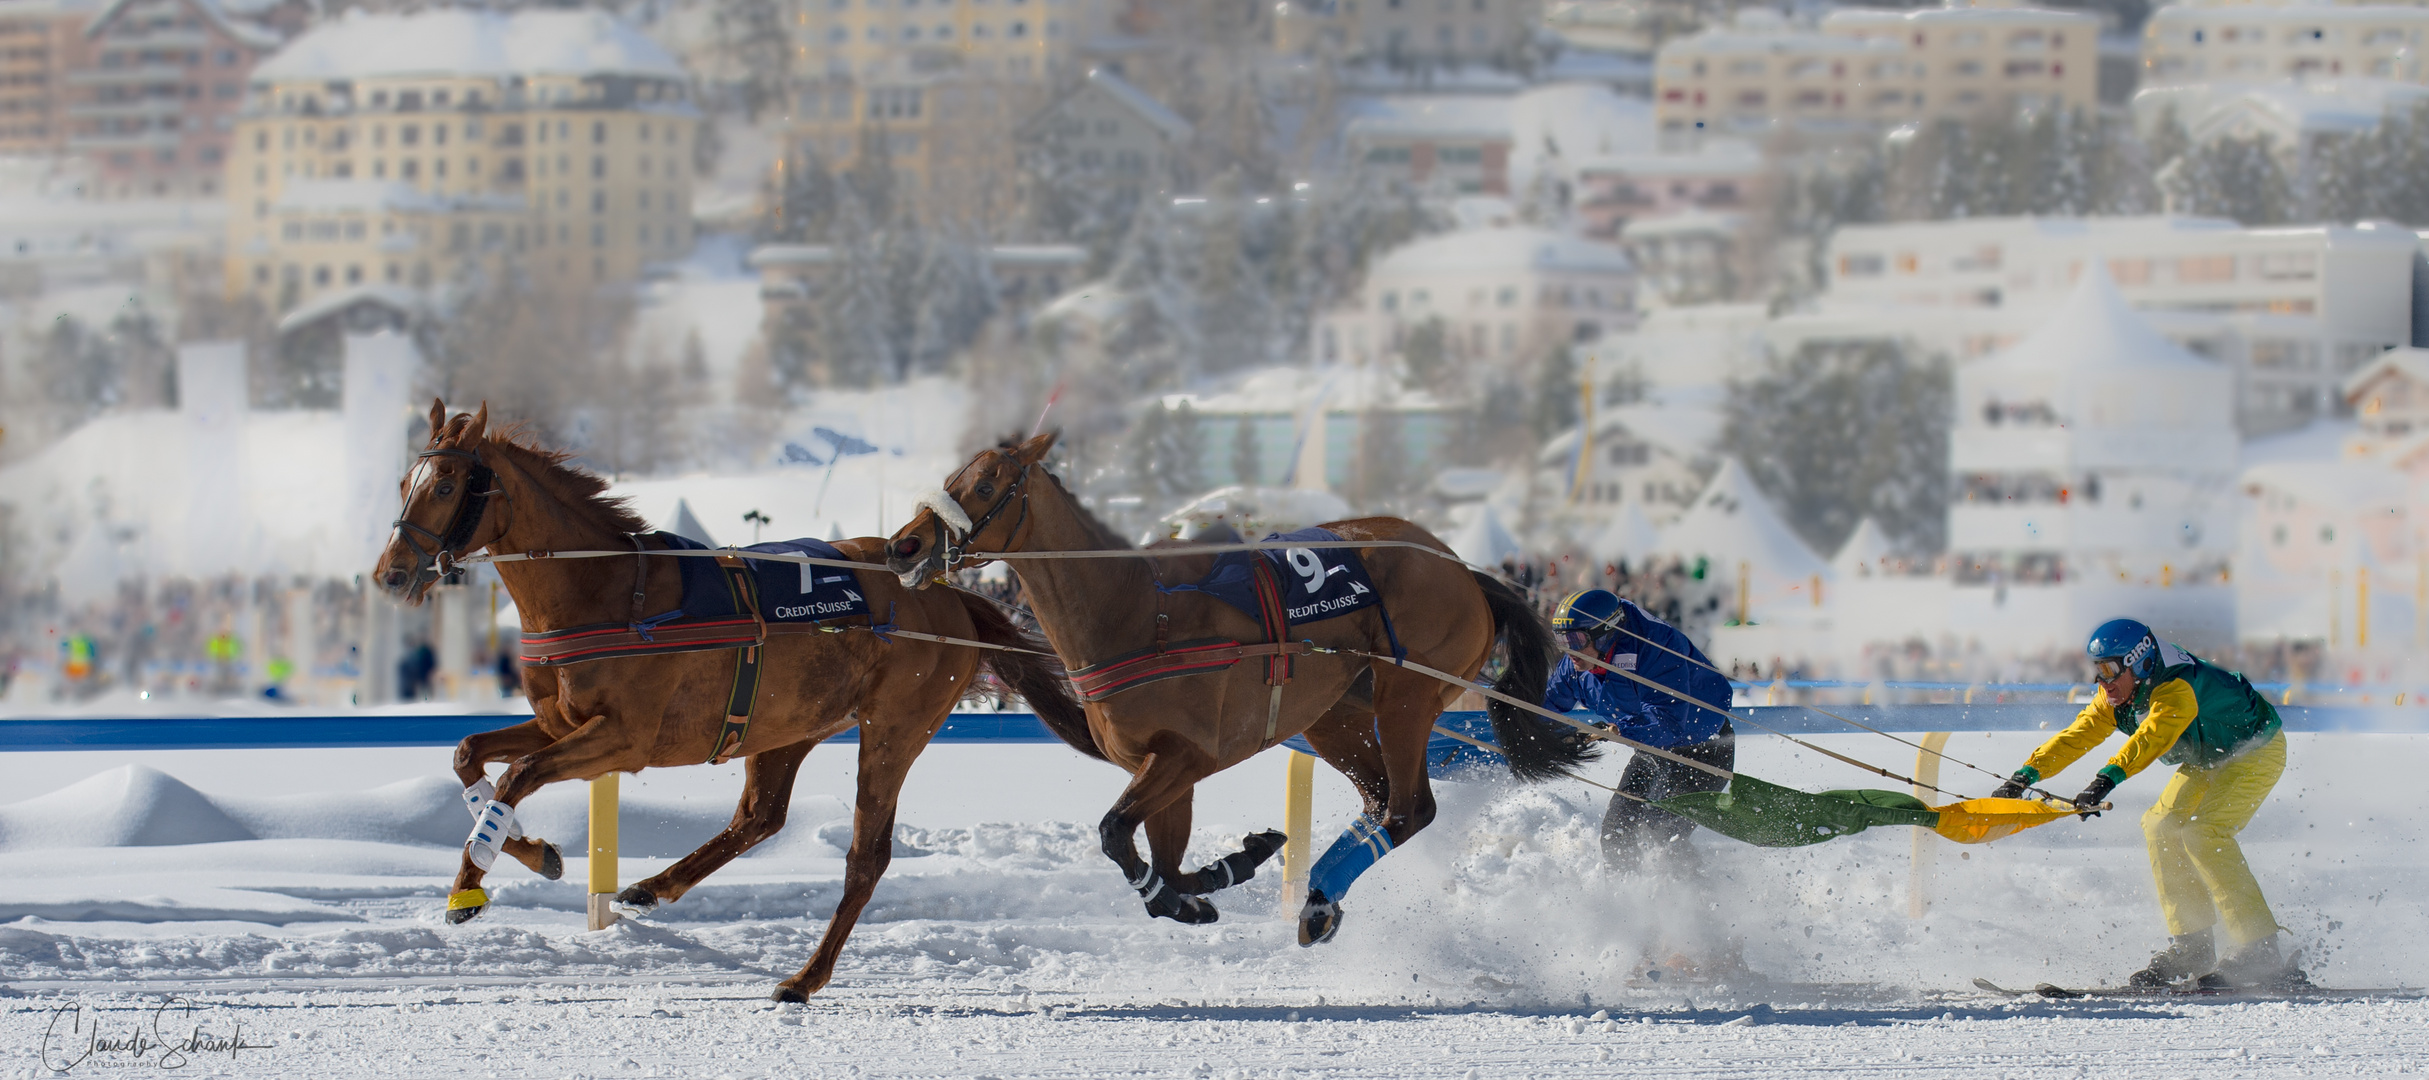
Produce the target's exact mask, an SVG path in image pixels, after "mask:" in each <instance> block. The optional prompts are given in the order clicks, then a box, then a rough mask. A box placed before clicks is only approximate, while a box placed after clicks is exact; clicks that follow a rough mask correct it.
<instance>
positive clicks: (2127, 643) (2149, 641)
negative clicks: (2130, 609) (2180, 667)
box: [2083, 619, 2159, 679]
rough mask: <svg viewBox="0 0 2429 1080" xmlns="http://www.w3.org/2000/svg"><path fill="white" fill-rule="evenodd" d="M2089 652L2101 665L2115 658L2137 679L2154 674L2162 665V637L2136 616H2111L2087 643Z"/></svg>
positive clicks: (2094, 661)
mask: <svg viewBox="0 0 2429 1080" xmlns="http://www.w3.org/2000/svg"><path fill="white" fill-rule="evenodd" d="M2083 651H2084V653H2085V655H2087V656H2090V657H2091V659H2092V663H2093V664H2094V665H2095V666H2097V665H2098V664H2099V663H2100V662H2101V661H2103V660H2114V661H2117V662H2118V664H2119V665H2120V666H2121V667H2122V668H2123V669H2124V670H2126V671H2131V672H2133V673H2134V677H2135V678H2137V679H2147V678H2150V677H2151V672H2152V670H2153V669H2155V668H2157V667H2158V666H2159V639H2158V637H2156V636H2154V635H2153V634H2152V633H2151V628H2150V627H2148V626H2144V625H2142V624H2141V623H2138V622H2135V621H2134V620H2132V619H2110V620H2109V621H2107V622H2104V623H2101V624H2100V628H2099V629H2097V630H2094V631H2092V639H2091V640H2090V641H2087V642H2085V643H2084V645H2083Z"/></svg>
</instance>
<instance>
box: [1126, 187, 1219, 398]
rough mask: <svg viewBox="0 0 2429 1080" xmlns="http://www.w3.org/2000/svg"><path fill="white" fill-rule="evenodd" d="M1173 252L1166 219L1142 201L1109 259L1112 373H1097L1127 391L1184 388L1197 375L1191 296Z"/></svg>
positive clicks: (1153, 202) (1156, 203)
mask: <svg viewBox="0 0 2429 1080" xmlns="http://www.w3.org/2000/svg"><path fill="white" fill-rule="evenodd" d="M1182 260H1183V256H1182V255H1181V254H1180V253H1179V252H1176V251H1174V250H1173V235H1172V223H1171V217H1170V215H1169V214H1167V213H1166V212H1165V208H1164V207H1163V205H1162V203H1161V200H1157V199H1143V200H1140V202H1139V207H1138V213H1137V214H1136V215H1134V216H1133V217H1132V218H1131V221H1130V232H1129V234H1128V235H1127V236H1125V237H1123V239H1122V247H1121V250H1120V252H1119V253H1117V254H1116V255H1115V257H1114V263H1113V272H1112V285H1113V288H1114V290H1115V291H1116V292H1117V293H1118V295H1119V301H1118V308H1117V310H1116V311H1115V313H1114V315H1113V317H1112V319H1111V320H1109V322H1110V325H1109V326H1107V327H1106V334H1105V336H1106V351H1107V353H1108V354H1109V355H1110V357H1111V358H1112V359H1113V360H1115V361H1116V366H1117V370H1115V371H1109V372H1104V373H1102V374H1103V375H1105V376H1107V377H1110V378H1111V379H1112V380H1113V381H1114V382H1116V383H1118V384H1119V385H1123V386H1127V387H1129V388H1131V389H1133V390H1143V389H1148V388H1155V387H1180V386H1186V385H1188V384H1189V383H1190V382H1191V381H1192V380H1194V379H1195V378H1196V377H1197V375H1198V374H1199V372H1198V369H1197V362H1198V358H1199V356H1200V355H1201V353H1200V342H1199V340H1198V327H1199V326H1200V325H1201V324H1200V323H1199V321H1198V315H1197V300H1196V292H1195V290H1194V289H1193V288H1192V286H1191V284H1190V281H1189V279H1188V276H1187V273H1186V270H1185V268H1184V266H1183V261H1182Z"/></svg>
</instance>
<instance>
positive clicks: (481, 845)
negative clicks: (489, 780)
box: [464, 799, 514, 870]
mask: <svg viewBox="0 0 2429 1080" xmlns="http://www.w3.org/2000/svg"><path fill="white" fill-rule="evenodd" d="M510 834H514V807H511V806H508V805H506V804H505V803H502V802H499V801H497V800H496V799H491V800H489V801H488V802H486V803H483V804H482V806H481V816H480V817H479V818H478V819H476V820H475V821H474V822H473V823H472V835H471V836H469V837H466V838H465V840H464V856H465V857H466V858H469V859H471V860H472V865H474V866H477V867H480V868H481V869H483V870H487V869H489V868H490V867H491V866H494V865H496V864H497V861H498V848H499V847H501V846H503V845H504V844H505V843H506V837H507V836H508V835H510Z"/></svg>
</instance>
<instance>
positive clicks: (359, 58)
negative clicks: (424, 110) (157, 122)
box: [253, 8, 686, 82]
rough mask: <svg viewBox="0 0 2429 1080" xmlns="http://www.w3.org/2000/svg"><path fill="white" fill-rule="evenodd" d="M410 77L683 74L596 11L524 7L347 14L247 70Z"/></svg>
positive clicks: (277, 75)
mask: <svg viewBox="0 0 2429 1080" xmlns="http://www.w3.org/2000/svg"><path fill="white" fill-rule="evenodd" d="M414 75H427V76H484V77H491V78H505V77H508V76H514V75H522V76H535V75H576V76H582V75H638V76H644V77H649V78H659V79H683V78H685V77H686V73H685V72H684V70H683V65H682V64H681V63H679V62H677V61H676V59H675V58H674V56H673V55H672V54H670V53H668V52H667V51H666V49H665V48H664V47H663V46H660V45H659V44H658V43H657V42H655V41H652V40H650V39H649V37H648V36H647V35H644V34H642V33H641V32H640V31H639V30H636V29H634V28H633V27H632V26H631V25H630V24H628V23H625V22H623V21H622V20H619V19H617V18H615V17H614V16H612V15H609V14H607V13H606V12H603V11H600V10H598V9H596V8H577V9H553V10H552V9H539V8H527V9H525V10H522V11H517V12H515V13H513V14H511V15H501V14H498V13H497V12H493V11H470V10H465V9H462V8H430V9H425V10H422V11H418V12H415V13H413V14H410V15H384V14H372V13H370V12H367V11H365V10H363V9H361V8H351V9H349V10H347V12H346V13H345V15H343V16H341V17H339V18H336V19H331V20H328V21H325V22H323V23H321V24H320V25H318V26H315V27H313V28H312V29H311V30H308V31H306V32H304V34H303V35H302V36H299V37H297V38H296V39H295V40H294V41H293V42H291V43H289V44H288V45H287V47H286V48H283V49H280V50H279V51H278V53H277V54H276V55H274V56H272V57H270V58H269V59H267V60H264V61H262V63H261V64H260V66H258V67H256V68H254V69H253V80H254V81H255V82H288V81H317V80H324V79H365V78H393V77H398V76H414Z"/></svg>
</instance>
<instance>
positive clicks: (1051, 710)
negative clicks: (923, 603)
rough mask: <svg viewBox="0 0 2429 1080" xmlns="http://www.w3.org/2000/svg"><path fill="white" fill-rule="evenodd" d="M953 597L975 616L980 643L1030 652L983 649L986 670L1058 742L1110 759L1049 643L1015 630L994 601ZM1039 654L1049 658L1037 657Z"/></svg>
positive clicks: (972, 595) (971, 595)
mask: <svg viewBox="0 0 2429 1080" xmlns="http://www.w3.org/2000/svg"><path fill="white" fill-rule="evenodd" d="M953 592H954V594H955V595H957V596H959V597H961V604H962V607H963V609H965V610H967V611H968V612H969V613H970V622H971V623H972V624H974V625H975V626H976V627H977V628H978V630H977V634H976V637H977V638H978V640H980V641H984V642H986V643H987V644H989V645H1001V646H1003V647H1005V648H1007V649H1021V650H1025V651H1022V652H999V651H997V650H994V649H986V650H982V651H981V652H980V662H982V663H984V664H986V665H987V670H989V671H992V672H994V673H995V677H996V678H998V679H1001V680H1003V683H1004V685H1005V686H1006V687H1009V688H1010V689H1011V690H1012V692H1013V693H1015V694H1019V695H1020V696H1021V700H1023V701H1026V702H1028V703H1029V707H1030V708H1031V709H1034V710H1036V711H1037V718H1038V719H1039V720H1041V721H1044V722H1045V725H1046V729H1047V730H1048V731H1052V732H1054V735H1055V737H1056V738H1058V739H1061V740H1063V741H1064V742H1067V743H1070V744H1071V748H1072V749H1074V750H1077V751H1079V752H1080V753H1083V754H1086V755H1088V756H1089V757H1092V758H1095V759H1097V760H1098V761H1103V760H1105V751H1104V750H1102V749H1100V748H1099V747H1098V746H1097V745H1096V736H1095V735H1092V734H1090V733H1089V731H1088V713H1087V711H1086V710H1085V709H1082V708H1081V707H1080V703H1079V701H1078V699H1076V698H1073V697H1072V696H1071V687H1070V684H1068V683H1066V682H1064V681H1063V665H1062V664H1061V663H1060V662H1059V661H1056V660H1055V659H1054V657H1053V655H1052V652H1051V650H1050V649H1049V648H1048V647H1047V645H1046V643H1045V642H1043V641H1040V640H1038V639H1037V637H1036V636H1034V635H1031V634H1025V633H1022V632H1021V629H1020V627H1017V626H1014V625H1012V620H1011V619H1010V618H1008V617H1006V616H1005V615H1004V611H1003V609H1002V608H999V607H997V606H995V601H993V600H989V599H987V598H986V597H984V596H980V595H978V594H977V593H974V592H970V591H968V590H965V589H955V590H953ZM1039 653H1046V654H1047V655H1044V656H1040V655H1037V654H1039Z"/></svg>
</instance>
